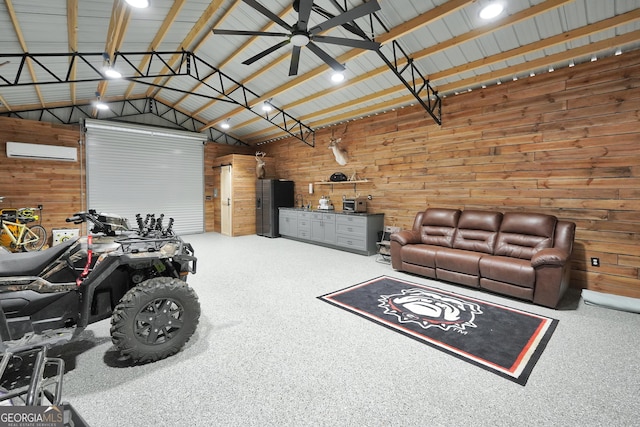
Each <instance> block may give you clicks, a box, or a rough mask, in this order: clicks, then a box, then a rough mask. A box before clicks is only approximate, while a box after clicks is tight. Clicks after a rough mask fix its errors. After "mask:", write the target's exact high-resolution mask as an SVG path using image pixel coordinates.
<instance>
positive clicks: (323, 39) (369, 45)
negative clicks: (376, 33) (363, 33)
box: [313, 36, 380, 50]
mask: <svg viewBox="0 0 640 427" xmlns="http://www.w3.org/2000/svg"><path fill="white" fill-rule="evenodd" d="M313 41H315V42H320V43H331V44H337V45H341V46H349V47H356V48H359V49H369V50H378V49H380V43H378V42H372V41H370V40H354V39H346V38H343V37H329V36H314V37H313Z"/></svg>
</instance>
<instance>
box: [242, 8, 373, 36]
mask: <svg viewBox="0 0 640 427" xmlns="http://www.w3.org/2000/svg"><path fill="white" fill-rule="evenodd" d="M245 1H246V0H245ZM378 10H380V5H379V4H378V0H371V1H368V2H366V3H363V4H361V5H360V6H356V7H354V8H353V9H351V10H347V11H346V12H344V13H341V14H340V15H338V16H336V17H334V18H331V19H329V20H327V21H324V22H323V23H322V24H319V25H316V26H315V27H313V28H311V29H310V30H309V33H310V34H317V33H319V32H321V31H326V30H328V29H330V28H333V27H336V26H338V25H342V24H346V23H347V22H351V21H354V20H356V19H358V18H360V17H362V16H365V15H369V14H371V13H373V12H376V11H378Z"/></svg>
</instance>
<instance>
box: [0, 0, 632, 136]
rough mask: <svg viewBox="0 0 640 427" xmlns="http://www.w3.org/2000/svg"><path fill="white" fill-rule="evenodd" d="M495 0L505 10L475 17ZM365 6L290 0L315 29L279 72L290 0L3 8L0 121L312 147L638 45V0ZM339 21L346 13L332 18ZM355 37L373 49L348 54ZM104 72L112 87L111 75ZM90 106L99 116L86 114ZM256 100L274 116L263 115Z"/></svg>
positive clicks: (8, 3) (94, 1) (70, 1)
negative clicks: (110, 126) (385, 117)
mask: <svg viewBox="0 0 640 427" xmlns="http://www.w3.org/2000/svg"><path fill="white" fill-rule="evenodd" d="M496 1H497V2H499V3H501V4H502V5H503V6H504V11H503V12H502V13H501V14H500V15H498V16H497V17H496V18H494V19H493V20H483V19H481V18H480V17H479V12H480V9H481V8H482V7H483V6H486V5H487V4H488V3H491V2H496ZM370 2H377V3H378V4H379V10H375V12H374V13H373V14H366V15H364V16H359V14H357V13H355V12H353V11H354V10H355V11H357V10H362V9H358V8H359V7H360V8H362V7H363V6H362V5H363V3H365V2H363V1H362V0H315V1H313V4H312V2H310V1H306V0H301V1H300V4H301V5H303V7H311V6H312V7H311V10H310V11H309V18H308V28H309V29H311V28H315V30H314V31H312V33H313V34H311V43H310V45H305V43H306V42H307V40H304V41H303V42H302V47H301V48H300V52H299V58H300V59H299V66H298V69H297V73H293V74H294V75H290V74H292V73H291V58H292V51H294V50H297V49H296V48H295V47H294V46H293V43H287V42H288V41H289V35H290V33H291V30H292V29H293V30H296V28H295V27H294V24H295V23H296V21H297V20H298V16H299V14H298V11H296V10H294V7H293V4H292V1H291V0H244V1H240V0H150V6H149V7H148V8H145V9H137V8H133V7H131V6H129V5H128V4H127V3H126V2H125V0H113V1H107V0H47V1H41V0H19V1H18V0H3V1H2V3H0V44H1V46H2V47H1V48H0V103H1V105H0V115H3V116H10V117H20V118H25V119H34V120H42V121H52V122H59V123H77V122H79V121H80V120H82V119H83V118H87V117H97V118H102V119H112V120H125V121H130V122H137V123H143V124H152V125H157V126H167V127H173V128H183V129H186V130H193V131H199V132H206V133H208V136H209V138H210V139H213V140H216V141H219V142H226V143H239V144H241V143H244V144H249V145H255V144H260V143H263V142H265V141H272V140H275V139H279V138H282V137H287V136H291V135H293V136H296V137H298V138H299V139H301V140H303V141H304V142H306V143H308V144H311V145H312V144H313V139H312V135H313V131H314V130H316V129H319V128H322V127H325V126H331V125H333V124H336V123H341V122H344V121H348V120H353V119H358V118H361V117H365V116H368V115H373V114H377V113H380V112H383V111H387V110H390V109H394V108H402V107H404V106H407V105H414V104H421V105H422V106H423V108H424V109H425V111H426V112H427V113H428V114H430V115H431V116H432V118H433V120H434V121H435V122H438V121H439V120H440V119H441V114H440V109H441V108H442V109H446V98H447V97H452V96H456V95H457V94H459V93H464V92H467V91H470V90H482V88H483V87H486V86H491V85H496V84H501V83H502V82H504V81H507V80H513V79H524V78H544V74H546V73H549V72H553V70H554V69H557V68H561V67H569V66H574V65H575V66H579V64H580V63H582V62H587V61H592V60H597V59H598V58H602V57H603V56H612V55H616V54H622V55H624V54H625V52H628V51H629V50H632V49H638V48H640V2H639V1H638V0H370ZM296 3H297V2H296ZM262 7H264V10H262V11H261V8H262ZM295 9H299V8H298V4H296V7H295ZM372 9H378V8H377V7H375V8H373V7H372ZM349 11H351V12H349ZM345 12H347V13H351V15H345V16H349V17H353V16H358V17H357V18H356V19H355V20H352V21H349V22H346V23H342V22H339V21H340V20H339V18H336V19H334V20H333V21H331V19H332V17H334V16H340V15H341V14H343V13H345ZM304 13H305V14H306V13H307V12H304ZM274 20H275V21H277V22H275V23H274ZM327 21H330V22H333V23H337V25H335V26H331V27H330V28H324V27H323V26H322V24H323V23H324V22H327ZM285 25H286V26H285ZM292 27H293V28H292ZM216 29H223V30H236V31H238V30H240V31H242V30H246V31H250V32H255V31H261V32H276V33H282V34H284V35H278V36H269V35H260V36H252V35H233V34H228V33H227V32H223V33H224V34H220V33H219V32H216V31H215V30H216ZM323 37H325V39H324V40H323ZM326 37H340V38H348V39H350V40H353V41H352V42H349V44H350V45H352V46H356V47H352V46H344V45H340V44H333V43H326V42H324V41H327V40H331V39H327V38H326ZM367 41H369V42H370V41H375V42H378V43H380V48H379V49H378V50H369V49H363V48H361V47H360V46H361V45H364V44H366V42H367ZM276 45H278V46H280V47H279V48H277V49H275V50H274V51H273V52H271V53H268V54H264V55H262V54H261V52H264V51H265V50H267V49H270V48H272V47H274V46H276ZM314 46H317V47H320V48H321V50H322V51H323V52H325V53H326V54H327V57H328V58H324V59H323V58H322V55H320V56H318V53H317V52H316V51H315V49H313V47H314ZM251 58H252V59H251ZM331 58H332V59H335V62H333V61H332V60H331ZM247 60H249V61H247ZM243 62H250V64H246V63H245V64H243ZM328 62H329V63H333V64H334V65H335V64H339V65H344V67H345V68H346V71H345V76H346V78H345V80H344V81H342V82H340V83H337V84H336V83H334V82H332V80H331V78H330V77H331V74H332V72H333V70H332V69H331V67H330V66H329V65H328ZM109 65H111V66H112V67H113V68H115V69H117V70H118V71H120V72H121V73H122V78H120V79H110V78H108V77H107V76H106V75H105V74H104V70H105V67H106V66H109ZM98 98H99V99H100V100H101V101H103V102H105V103H106V104H107V106H108V109H106V110H99V109H97V108H96V107H95V101H96V100H97V99H98ZM265 101H267V102H268V103H270V104H272V105H273V106H274V107H275V109H274V110H272V111H271V112H264V111H263V110H262V108H261V107H262V105H263V104H264V102H265ZM223 123H228V124H229V125H230V127H229V129H226V130H225V129H223V128H222V127H221V126H222V124H223Z"/></svg>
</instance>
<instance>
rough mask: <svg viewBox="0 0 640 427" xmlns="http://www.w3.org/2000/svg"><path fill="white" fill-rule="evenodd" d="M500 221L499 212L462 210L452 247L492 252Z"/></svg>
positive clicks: (500, 215)
mask: <svg viewBox="0 0 640 427" xmlns="http://www.w3.org/2000/svg"><path fill="white" fill-rule="evenodd" d="M501 222H502V213H501V212H488V211H474V210H466V211H463V212H462V214H461V215H460V219H459V220H458V231H457V232H456V234H455V237H454V239H453V247H454V248H456V249H465V250H468V251H475V252H483V253H487V254H493V251H494V246H495V243H496V238H497V237H498V230H499V229H500V223H501Z"/></svg>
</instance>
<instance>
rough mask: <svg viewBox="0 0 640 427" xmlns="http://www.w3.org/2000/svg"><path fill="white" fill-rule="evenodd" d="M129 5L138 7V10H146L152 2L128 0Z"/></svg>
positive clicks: (148, 0) (147, 0)
mask: <svg viewBox="0 0 640 427" xmlns="http://www.w3.org/2000/svg"><path fill="white" fill-rule="evenodd" d="M126 1H127V4H129V6H131V7H137V8H138V9H144V8H146V7H149V3H150V0H126Z"/></svg>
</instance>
